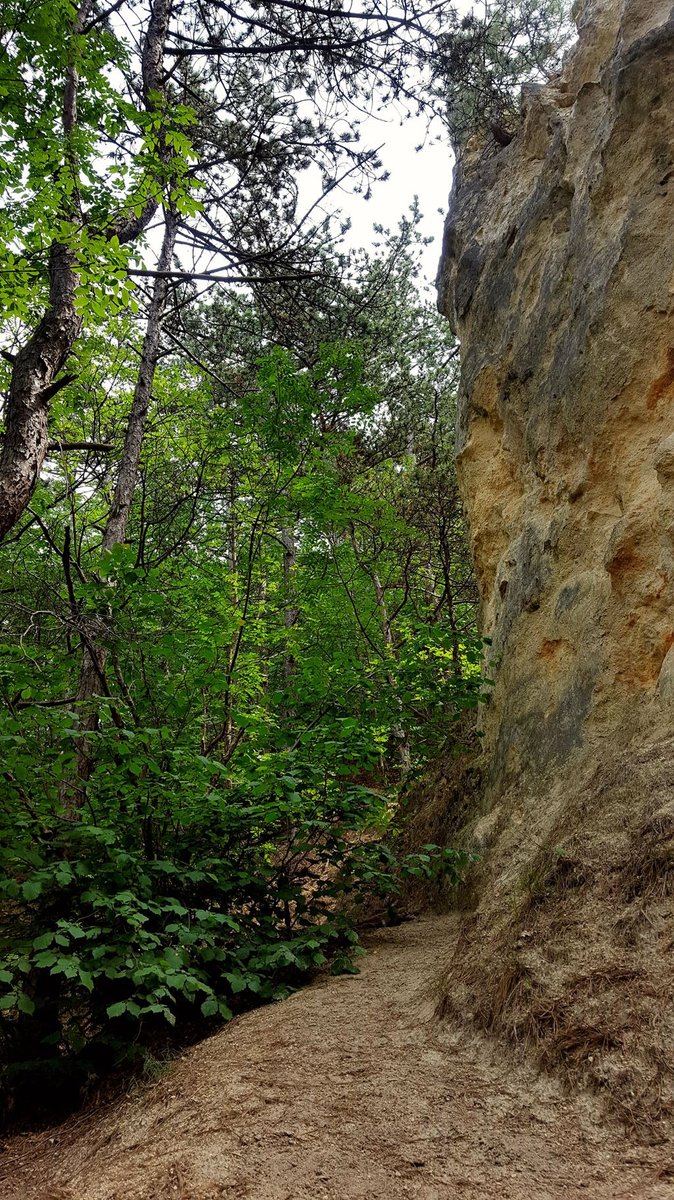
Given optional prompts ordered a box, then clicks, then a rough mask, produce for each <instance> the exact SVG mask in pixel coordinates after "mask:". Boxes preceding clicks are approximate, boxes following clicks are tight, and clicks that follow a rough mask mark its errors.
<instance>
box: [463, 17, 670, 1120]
mask: <svg viewBox="0 0 674 1200" xmlns="http://www.w3.org/2000/svg"><path fill="white" fill-rule="evenodd" d="M576 10H577V11H576V20H577V23H578V28H579V40H578V43H577V46H576V47H575V49H574V51H573V52H572V53H571V55H570V58H569V61H568V63H567V65H566V68H565V71H564V73H563V75H562V77H561V78H560V79H558V80H556V81H555V82H554V83H553V84H552V85H550V86H547V87H544V88H538V89H530V90H529V91H528V92H527V93H526V95H525V96H524V99H523V112H522V122H521V127H520V129H519V131H518V133H517V135H516V137H515V139H514V141H513V142H512V143H511V144H510V145H509V146H508V147H506V148H505V149H503V150H502V151H500V152H499V153H496V154H494V153H490V152H488V151H487V150H486V149H484V148H481V147H480V146H477V145H475V146H473V145H471V146H469V147H468V148H467V150H466V151H465V152H464V154H463V156H462V159H461V162H460V164H459V166H458V168H457V174H456V181H455V187H454V192H453V195H452V199H451V211H450V215H449V218H448V222H447V227H446V234H445V244H444V251H443V261H442V264H441V273H440V305H441V307H442V309H443V310H444V311H445V312H446V313H447V315H448V316H449V318H450V321H451V322H452V325H453V327H454V329H455V331H456V332H457V334H458V335H459V337H460V339H461V344H462V396H461V402H460V422H459V426H460V427H459V440H458V464H459V471H460V482H461V487H462V491H463V495H464V499H465V504H466V509H467V515H468V520H469V525H470V530H471V539H472V546H473V553H474V558H475V564H476V569H477V574H478V579H479V584H480V590H481V599H482V614H483V630H484V633H485V634H486V635H487V636H489V637H490V638H491V639H492V646H491V654H492V660H493V670H494V678H495V686H494V689H493V699H492V701H491V702H490V704H489V705H488V706H487V709H486V711H485V714H484V746H485V751H484V761H485V764H486V781H487V784H486V791H485V795H484V798H483V801H482V809H481V813H480V815H479V817H478V818H477V819H476V820H475V821H474V823H473V828H472V831H471V833H472V838H473V842H474V844H476V845H477V847H478V848H479V849H480V851H481V855H482V866H481V878H480V892H479V894H480V896H481V899H480V902H479V905H478V908H477V911H476V912H475V914H474V915H473V916H472V917H471V918H470V919H469V920H468V921H467V923H466V928H465V931H464V937H463V941H462V946H461V949H460V953H459V955H458V957H457V959H456V961H455V962H454V963H453V964H452V968H451V971H450V972H449V975H448V985H447V995H448V1002H449V1003H450V1004H453V1005H455V1006H457V1007H459V1008H461V1009H462V1010H463V1011H466V1010H468V1011H470V1012H472V1013H474V1015H475V1017H476V1019H477V1020H479V1021H480V1022H481V1023H482V1024H484V1025H487V1026H489V1027H493V1028H498V1029H500V1030H502V1031H503V1030H505V1031H507V1032H509V1033H510V1034H511V1035H512V1036H513V1037H515V1038H517V1039H518V1040H520V1041H524V1042H527V1043H528V1044H530V1045H534V1044H535V1045H536V1046H537V1047H538V1048H539V1050H540V1052H541V1053H542V1055H543V1058H544V1059H545V1061H547V1062H549V1063H551V1064H563V1065H564V1066H565V1067H566V1068H567V1069H568V1070H569V1071H570V1072H571V1074H572V1075H573V1076H574V1077H577V1078H580V1079H583V1080H584V1081H585V1082H588V1083H592V1084H593V1085H594V1086H596V1087H597V1088H600V1089H603V1091H604V1092H605V1094H606V1095H607V1096H609V1097H610V1099H611V1100H612V1102H613V1103H617V1104H618V1106H619V1108H620V1110H621V1112H622V1113H623V1114H624V1115H625V1116H627V1117H628V1119H629V1120H630V1121H633V1122H634V1123H635V1124H638V1125H639V1126H640V1127H642V1128H643V1127H644V1126H646V1127H651V1128H655V1127H658V1128H660V1125H659V1123H661V1122H662V1120H664V1119H666V1118H667V1116H668V1115H670V1116H671V1114H672V1113H673V1112H674V1108H673V1107H672V1106H673V1103H674V1089H673V1087H672V1080H673V1078H674V1075H673V1072H674V1010H673V1008H672V996H673V994H674V992H673V987H672V985H673V984H674V321H673V315H674V8H673V7H672V3H671V0H589V2H587V3H585V4H584V5H582V4H581V5H576Z"/></svg>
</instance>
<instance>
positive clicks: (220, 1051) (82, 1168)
mask: <svg viewBox="0 0 674 1200" xmlns="http://www.w3.org/2000/svg"><path fill="white" fill-rule="evenodd" d="M454 934H455V923H454V920H453V919H452V918H450V917H441V918H439V917H431V918H426V919H424V920H421V921H418V922H416V923H414V924H410V925H404V926H402V927H400V928H395V929H386V930H381V931H379V932H378V933H376V934H374V935H373V936H372V937H371V938H370V939H369V953H368V955H367V958H365V959H363V960H362V970H361V974H360V975H358V976H341V977H339V978H322V979H320V980H319V981H317V982H316V983H315V984H314V985H313V986H311V987H309V988H307V989H305V990H304V991H302V992H299V993H297V994H296V995H294V996H293V997H292V998H291V999H289V1000H286V1001H284V1002H283V1003H280V1004H276V1005H274V1006H271V1007H267V1008H264V1009H259V1010H257V1011H256V1012H253V1013H249V1014H247V1015H246V1016H243V1017H241V1018H239V1019H237V1020H236V1021H234V1022H232V1024H231V1025H229V1026H228V1027H227V1028H226V1029H225V1030H223V1031H222V1032H221V1033H219V1034H217V1035H216V1036H215V1037H212V1038H210V1039H209V1040H207V1041H205V1042H202V1043H201V1044H200V1045H199V1046H197V1047H195V1048H194V1049H193V1050H191V1051H189V1052H187V1053H186V1054H185V1055H184V1056H183V1057H182V1058H181V1059H179V1060H178V1061H177V1062H175V1063H174V1064H173V1065H172V1066H171V1068H170V1069H169V1070H168V1071H167V1073H166V1075H165V1076H164V1077H163V1078H162V1079H161V1080H160V1081H159V1082H158V1083H155V1084H154V1085H152V1086H151V1087H150V1086H148V1087H146V1088H144V1089H143V1090H141V1091H138V1092H136V1093H135V1094H133V1095H131V1096H130V1097H129V1098H128V1099H126V1100H125V1101H124V1102H123V1103H122V1104H121V1105H119V1104H118V1105H115V1106H111V1107H109V1108H105V1109H99V1110H97V1111H94V1112H89V1113H88V1114H87V1113H85V1114H80V1115H79V1116H78V1117H76V1118H73V1119H71V1120H70V1121H68V1122H67V1123H66V1124H65V1125H64V1126H62V1127H60V1128H59V1129H56V1130H54V1129H52V1130H50V1131H47V1132H45V1133H43V1134H37V1135H35V1134H33V1135H29V1136H26V1137H22V1138H15V1139H13V1140H11V1141H10V1142H8V1143H7V1144H6V1145H5V1149H4V1152H3V1154H2V1155H1V1156H0V1197H1V1198H2V1200H216V1198H218V1200H219V1198H221V1197H231V1198H235V1197H237V1198H238V1197H247V1198H250V1200H398V1198H400V1200H403V1198H405V1197H419V1198H420V1200H449V1198H450V1197H452V1198H453V1197H461V1198H465V1200H478V1197H479V1198H480V1200H485V1198H486V1197H488V1198H490V1200H496V1198H498V1200H501V1198H503V1200H505V1198H506V1197H508V1198H512V1200H548V1198H555V1200H557V1198H559V1200H561V1198H562V1197H564V1198H567V1197H573V1196H576V1195H577V1196H579V1197H605V1198H606V1200H608V1198H609V1197H611V1200H617V1198H618V1197H631V1198H633V1197H638V1198H640V1200H641V1198H644V1200H651V1198H652V1200H655V1198H656V1197H663V1198H664V1197H671V1195H672V1191H673V1188H674V1148H671V1147H667V1146H663V1145H660V1146H654V1147H643V1146H639V1145H637V1144H635V1143H632V1142H630V1141H629V1140H627V1139H625V1138H624V1137H623V1136H622V1135H621V1134H620V1131H619V1130H618V1129H616V1128H607V1127H606V1126H605V1125H603V1124H602V1123H601V1121H600V1120H599V1118H598V1112H597V1111H595V1110H594V1108H593V1104H592V1102H591V1100H590V1099H588V1097H587V1096H586V1095H585V1096H578V1097H572V1096H569V1095H568V1094H564V1093H563V1092H562V1091H561V1090H560V1089H559V1088H558V1086H557V1084H556V1083H555V1082H554V1081H551V1080H550V1079H546V1078H542V1077H539V1076H537V1075H536V1074H534V1073H533V1072H532V1071H530V1070H529V1069H528V1068H526V1067H524V1066H520V1067H517V1066H514V1065H513V1062H512V1059H509V1058H506V1057H505V1056H503V1055H502V1054H501V1052H500V1050H499V1049H498V1047H497V1046H496V1045H495V1044H494V1043H491V1042H489V1041H488V1040H487V1039H484V1038H482V1037H478V1036H473V1035H472V1034H471V1035H468V1034H467V1033H466V1031H465V1030H463V1029H461V1028H460V1027H453V1026H451V1025H447V1024H439V1023H438V1022H437V1021H436V1020H435V1019H434V1017H433V1007H434V1004H433V984H434V980H435V977H436V975H437V972H438V968H439V966H441V965H442V963H443V962H445V961H446V960H447V958H448V956H449V953H450V950H451V944H452V940H453V938H454Z"/></svg>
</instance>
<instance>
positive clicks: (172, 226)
mask: <svg viewBox="0 0 674 1200" xmlns="http://www.w3.org/2000/svg"><path fill="white" fill-rule="evenodd" d="M176 231H177V221H176V216H175V213H173V212H170V211H168V210H167V212H166V217H165V226H164V240H163V243H162V248H161V253H160V255H159V262H158V266H157V271H158V272H159V274H158V276H157V277H156V278H155V281H154V287H153V289H152V297H151V300H150V307H149V311H148V317H147V326H146V329H145V337H144V339H143V348H142V352H141V359H140V367H139V370H138V378H137V380H136V386H135V389H134V394H133V402H132V405H131V411H130V413H129V420H128V423H127V427H126V436H125V438H124V448H123V450H122V459H121V463H120V467H119V474H118V476H117V483H116V486H115V492H114V496H113V500H112V505H111V507H110V511H109V513H108V519H107V522H106V526H105V531H104V533H103V541H102V550H104V551H110V550H112V549H113V547H115V546H118V545H121V543H122V542H123V541H124V539H125V538H126V533H127V529H128V525H129V515H130V512H131V505H132V503H133V495H134V491H135V488H136V482H137V479H138V468H139V465H140V455H141V450H142V446H143V438H144V435H145V428H146V425H147V417H148V412H149V408H150V402H151V399H152V387H153V384H154V377H155V372H156V369H157V361H158V358H159V350H160V341H161V327H162V320H163V317H164V313H165V310H166V302H167V299H168V294H169V289H170V286H171V284H170V279H168V278H166V277H165V276H164V277H163V276H162V274H161V273H162V272H168V271H169V270H170V267H171V261H172V258H173V250H174V247H175V240H176ZM106 660H107V652H106V649H105V647H104V646H102V645H100V643H98V642H96V641H95V639H94V638H91V637H88V638H87V640H86V643H85V645H84V648H83V656H82V666H81V670H80V680H79V687H78V690H77V702H78V706H79V707H80V714H81V715H80V729H81V731H82V734H83V735H86V734H87V733H90V732H92V731H93V730H94V729H95V728H96V725H97V721H98V714H97V706H96V704H94V703H92V701H93V699H94V697H95V696H96V695H97V694H100V693H101V692H103V693H105V691H106V690H107V688H106V683H105V668H106ZM91 766H92V763H91V755H90V752H89V748H88V747H87V744H86V736H83V737H82V738H81V739H80V741H79V747H78V754H77V775H78V778H79V779H80V781H83V780H86V779H87V778H88V776H89V774H90V773H91ZM80 791H81V789H80ZM78 795H79V794H78V790H77V789H75V793H74V795H73V796H72V798H71V801H70V802H69V804H68V803H67V804H66V807H70V808H71V810H72V809H76V808H77V807H78V806H79V802H80V799H81V796H79V798H78Z"/></svg>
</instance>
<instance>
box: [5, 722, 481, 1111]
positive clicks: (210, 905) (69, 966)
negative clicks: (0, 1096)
mask: <svg viewBox="0 0 674 1200" xmlns="http://www.w3.org/2000/svg"><path fill="white" fill-rule="evenodd" d="M40 712H43V710H40ZM43 722H44V724H43V733H44V726H45V725H46V723H47V718H46V717H44V716H43ZM19 728H20V722H18V721H16V720H12V719H5V721H4V723H3V732H2V735H1V736H2V737H3V739H4V744H5V747H6V749H7V750H8V751H9V753H8V754H7V757H6V762H7V763H8V764H9V765H8V769H7V770H6V771H5V781H6V782H5V787H6V800H7V801H8V804H7V806H6V809H5V820H6V822H7V826H6V828H7V830H8V836H6V837H4V838H3V841H2V844H1V846H0V865H1V867H2V875H3V879H2V883H1V885H0V888H1V891H0V894H1V895H2V903H1V911H2V929H1V937H2V960H1V962H0V1039H1V1042H2V1059H3V1063H4V1066H3V1072H4V1082H5V1087H6V1091H7V1092H8V1094H9V1095H10V1096H12V1095H13V1096H15V1097H16V1098H17V1099H18V1101H19V1102H20V1100H21V1094H22V1090H25V1089H32V1088H33V1086H34V1083H35V1080H36V1078H38V1077H39V1078H40V1080H41V1088H42V1089H43V1090H44V1089H45V1087H46V1084H47V1083H48V1081H49V1080H51V1081H52V1083H53V1084H54V1086H57V1085H58V1086H63V1083H64V1081H68V1082H69V1085H70V1087H71V1090H72V1092H73V1094H74V1093H76V1092H77V1091H78V1090H79V1089H80V1088H81V1087H82V1086H83V1085H84V1084H85V1083H86V1081H87V1079H91V1078H93V1077H96V1076H97V1075H99V1074H100V1073H101V1071H103V1070H105V1069H107V1068H109V1066H110V1065H111V1064H112V1063H119V1062H120V1061H121V1060H124V1059H127V1060H128V1059H130V1058H133V1056H134V1054H137V1053H138V1049H139V1047H140V1046H143V1045H147V1044H150V1045H151V1044H153V1043H156V1042H157V1041H158V1040H161V1038H162V1037H163V1036H165V1033H166V1032H167V1031H168V1030H169V1029H173V1030H175V1031H176V1033H177V1034H178V1035H179V1036H186V1035H187V1033H188V1031H189V1029H190V1027H191V1026H192V1025H193V1024H194V1022H195V1021H196V1020H203V1019H204V1018H206V1019H214V1020H222V1019H225V1020H226V1019H227V1018H229V1017H230V1016H231V1015H232V1013H233V1012H234V1011H236V1010H237V1009H238V1010H240V1009H241V1008H242V1007H245V1006H249V1005H251V1004H255V1003H259V1002H261V1001H268V1000H274V999H278V998H280V997H282V996H284V995H286V994H287V993H288V990H289V989H291V988H292V987H293V986H296V985H297V984H298V983H299V981H300V980H301V979H302V978H303V977H304V976H306V973H307V972H309V971H311V970H313V969H315V968H317V967H319V966H321V965H323V964H325V963H326V962H327V961H328V960H329V959H330V958H332V960H333V963H334V964H335V966H336V968H337V969H351V964H352V952H353V950H354V949H355V947H356V945H357V935H356V934H355V932H354V930H353V928H352V926H351V924H350V921H349V917H348V903H345V901H347V900H348V899H352V900H354V901H359V902H361V901H362V900H363V899H364V898H365V897H366V896H367V895H371V894H372V893H373V892H376V893H378V894H380V895H393V894H394V893H395V892H396V890H397V889H398V888H399V887H400V881H401V879H402V878H404V876H405V874H420V873H423V874H430V873H431V872H433V871H438V870H443V871H449V872H451V873H454V874H456V873H458V872H459V871H460V869H461V868H462V866H463V862H464V860H463V859H462V857H461V856H460V855H456V854H454V853H453V852H452V851H448V850H442V849H440V848H439V847H434V846H430V847H426V848H425V849H424V850H423V851H422V852H421V853H419V854H417V855H410V856H408V857H407V859H405V860H403V861H402V862H398V861H397V860H396V857H395V855H394V853H393V851H392V850H391V849H390V848H389V847H388V846H387V845H386V842H385V840H384V838H385V832H386V827H387V824H388V821H389V813H390V801H389V800H388V799H387V797H386V796H384V795H380V794H378V793H377V792H375V791H373V790H371V789H369V788H367V787H364V786H363V785H362V784H359V783H354V782H353V779H352V776H353V766H354V761H355V760H358V761H359V762H360V763H362V762H365V761H367V754H366V749H367V747H366V746H364V745H361V744H359V743H360V742H361V740H362V733H361V732H360V731H359V730H358V729H357V728H356V723H355V722H353V721H350V720H344V719H343V720H341V721H340V720H330V721H326V722H324V723H323V725H322V726H321V728H320V729H314V730H312V731H311V733H310V735H308V736H307V738H306V739H305V744H304V745H300V746H298V747H291V748H288V747H285V748H283V747H274V746H268V747H266V748H263V747H262V746H261V745H260V744H259V741H258V745H257V746H256V749H255V752H253V751H252V750H251V751H250V752H249V753H248V754H247V757H246V761H245V764H244V766H243V767H242V766H240V767H239V769H238V771H237V772H236V776H235V777H233V773H231V772H230V773H228V772H227V770H226V769H225V768H223V766H222V765H221V764H220V763H219V762H217V761H215V760H209V759H208V758H206V757H204V756H201V755H194V754H190V753H189V752H187V751H186V750H185V748H184V747H181V746H180V744H179V743H178V744H177V745H176V744H171V742H172V740H173V741H174V740H175V739H172V738H171V736H170V734H169V731H168V730H166V731H162V730H156V729H154V730H153V729H136V730H127V729H124V730H119V729H114V728H113V729H112V730H110V729H108V730H107V731H106V732H102V733H100V734H96V735H91V736H92V738H93V740H95V741H96V743H97V746H96V760H95V762H96V765H95V769H94V771H93V774H92V776H91V778H90V780H89V782H88V786H87V804H86V805H85V807H84V808H83V809H82V810H81V813H80V814H79V816H80V819H79V820H77V821H76V822H73V821H71V820H66V819H64V817H63V815H62V809H61V808H60V802H59V796H60V787H61V780H62V777H63V775H64V772H67V770H68V767H69V765H71V759H72V752H73V751H72V743H73V740H74V738H75V737H76V736H77V731H76V728H72V729H71V728H70V725H69V716H68V714H67V713H63V712H62V711H56V712H55V711H54V710H51V712H50V715H49V730H48V733H49V737H48V738H47V739H46V741H44V742H43V747H42V748H43V759H42V765H41V766H40V767H37V766H36V763H38V761H39V759H38V758H37V756H36V746H35V744H34V734H33V736H27V735H24V734H22V733H21V732H19ZM63 760H65V763H64V762H63ZM328 762H329V764H330V766H329V767H327V766H326V763H328ZM47 1091H48V1087H47V1088H46V1091H45V1095H46V1092H47ZM33 1101H34V1096H33Z"/></svg>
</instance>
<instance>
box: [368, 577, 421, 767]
mask: <svg viewBox="0 0 674 1200" xmlns="http://www.w3.org/2000/svg"><path fill="white" fill-rule="evenodd" d="M372 583H373V586H374V592H375V596H376V598H377V608H378V609H379V620H380V624H381V631H382V636H383V638H384V645H385V646H386V650H387V653H388V654H389V655H390V656H391V657H392V658H395V643H394V640H393V630H392V629H391V622H390V620H389V615H388V608H387V605H386V595H385V593H384V589H383V587H382V584H381V580H380V578H379V576H378V574H377V572H376V571H373V573H372ZM387 680H388V684H389V687H390V688H391V692H392V694H393V696H394V697H395V705H396V707H397V708H398V710H399V711H400V712H401V720H400V721H397V722H396V723H395V725H394V726H393V733H394V736H395V738H396V741H397V743H398V757H399V758H400V770H401V772H402V774H403V775H407V773H408V771H409V769H410V767H411V765H412V755H411V752H410V742H409V737H408V736H407V730H406V729H405V727H404V725H403V722H402V701H401V699H400V696H399V695H398V685H397V683H396V680H395V676H394V674H393V671H388V673H387Z"/></svg>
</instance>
